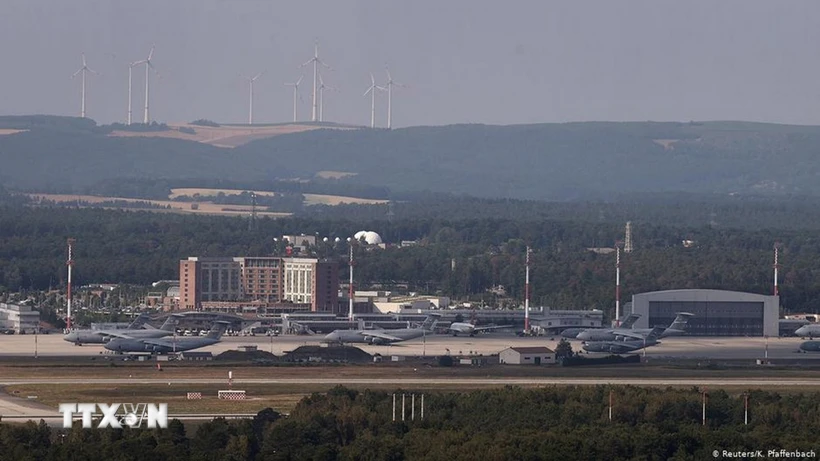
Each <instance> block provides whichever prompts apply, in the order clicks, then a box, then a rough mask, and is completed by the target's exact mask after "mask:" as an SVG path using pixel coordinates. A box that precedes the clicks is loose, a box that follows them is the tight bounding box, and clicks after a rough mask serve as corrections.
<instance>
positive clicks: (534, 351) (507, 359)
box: [498, 346, 555, 365]
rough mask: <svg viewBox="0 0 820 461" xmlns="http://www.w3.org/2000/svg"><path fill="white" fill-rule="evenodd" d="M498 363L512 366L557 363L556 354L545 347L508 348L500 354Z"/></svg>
mask: <svg viewBox="0 0 820 461" xmlns="http://www.w3.org/2000/svg"><path fill="white" fill-rule="evenodd" d="M498 361H499V363H506V364H510V365H543V364H548V363H555V352H554V351H553V350H552V349H550V348H548V347H544V346H536V347H508V348H507V349H504V350H503V351H501V352H500V353H499V354H498Z"/></svg>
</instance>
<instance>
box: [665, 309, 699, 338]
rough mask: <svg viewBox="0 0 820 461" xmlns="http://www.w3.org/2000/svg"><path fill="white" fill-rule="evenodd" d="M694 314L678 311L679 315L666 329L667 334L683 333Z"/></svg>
mask: <svg viewBox="0 0 820 461" xmlns="http://www.w3.org/2000/svg"><path fill="white" fill-rule="evenodd" d="M693 316H694V314H690V313H688V312H678V315H677V316H676V317H675V320H673V321H672V323H671V324H670V325H669V327H668V328H666V330H665V331H664V333H665V334H667V335H669V334H683V332H684V331H686V327H687V326H689V319H690V318H691V317H693Z"/></svg>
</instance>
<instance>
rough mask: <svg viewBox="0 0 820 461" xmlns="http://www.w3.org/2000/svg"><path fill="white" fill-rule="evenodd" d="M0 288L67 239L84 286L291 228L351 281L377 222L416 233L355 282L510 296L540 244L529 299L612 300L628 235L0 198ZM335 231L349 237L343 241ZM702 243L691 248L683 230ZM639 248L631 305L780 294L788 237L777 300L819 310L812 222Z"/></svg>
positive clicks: (516, 297)
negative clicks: (350, 260) (671, 295)
mask: <svg viewBox="0 0 820 461" xmlns="http://www.w3.org/2000/svg"><path fill="white" fill-rule="evenodd" d="M0 222H2V223H3V224H2V226H0V292H2V291H19V290H22V289H25V290H45V289H48V288H49V287H51V288H54V287H64V285H65V277H66V270H65V261H66V258H67V254H66V239H67V238H69V237H72V238H75V239H76V240H77V243H76V244H75V261H76V264H75V269H74V277H75V283H76V284H78V285H84V284H90V283H123V284H136V285H143V286H145V285H148V284H150V283H151V282H154V281H156V280H162V279H175V278H177V277H178V275H179V274H178V270H179V260H180V259H184V258H187V257H188V256H266V255H283V254H284V248H282V244H281V241H280V242H276V241H274V238H277V237H281V236H282V235H293V234H296V235H299V234H300V233H305V234H308V235H317V236H319V237H320V240H321V237H324V236H327V237H330V240H331V241H330V242H329V243H324V242H321V241H320V242H319V245H318V246H317V247H316V248H313V249H311V253H310V254H311V255H316V256H318V257H322V258H330V259H336V260H337V261H339V263H340V275H341V276H342V277H341V278H342V279H346V278H347V273H346V271H347V263H346V262H347V253H348V248H347V244H346V243H345V242H344V239H346V237H347V236H351V235H353V234H354V233H355V232H357V231H359V230H376V231H378V232H379V233H380V234H381V235H382V237H383V239H384V240H385V241H386V242H392V243H398V242H400V241H402V240H412V241H415V242H417V244H416V245H415V246H411V247H403V248H400V247H398V246H390V247H388V248H387V249H384V250H382V249H376V248H366V247H358V248H357V249H356V250H355V257H356V260H357V266H356V273H355V278H356V283H357V286H358V287H361V288H363V289H364V288H366V287H368V286H381V287H386V288H389V287H404V288H406V289H409V290H411V291H421V292H429V293H433V294H440V295H444V296H451V297H453V298H456V299H463V300H472V301H482V300H483V301H484V302H486V303H487V304H489V305H492V304H493V303H494V302H495V301H496V300H497V299H496V298H494V296H495V295H493V294H492V293H490V292H489V291H488V289H489V288H491V287H494V286H497V285H503V286H504V287H505V288H506V291H507V293H508V295H509V297H510V302H513V303H519V302H521V301H522V299H523V294H524V269H525V267H524V266H525V264H524V262H525V255H526V252H525V248H526V246H528V245H529V246H530V247H531V248H532V249H533V257H532V274H531V275H532V277H531V278H532V300H533V303H534V304H535V305H544V306H550V307H553V308H582V307H596V308H599V309H603V310H605V311H606V312H609V311H611V310H612V309H613V306H614V279H615V256H614V254H611V253H610V254H598V253H595V252H592V251H589V250H588V249H587V248H589V247H599V246H600V247H607V246H609V247H611V246H612V244H613V242H615V241H616V240H619V239H621V238H622V235H623V228H622V226H621V225H620V224H615V223H589V222H573V221H560V220H543V221H539V222H527V221H513V220H503V219H489V218H484V219H465V220H448V219H442V218H439V219H434V218H429V219H394V220H380V221H362V222H359V221H352V220H346V219H331V218H327V219H320V218H309V217H295V218H289V219H270V218H267V217H264V218H259V219H258V220H257V221H256V224H255V225H254V226H253V227H252V228H249V226H248V218H243V217H219V216H191V215H176V214H168V213H161V214H160V213H151V212H145V211H117V210H101V209H68V208H29V207H25V206H0ZM335 237H340V238H341V239H342V242H340V243H338V244H334V243H333V240H334V238H335ZM682 238H686V239H690V240H691V241H692V242H693V244H692V245H691V246H690V247H685V246H684V245H682V243H681V239H682ZM634 240H635V244H636V250H635V251H634V252H633V253H631V254H624V255H622V256H623V257H622V264H621V276H622V279H621V282H622V293H623V294H624V299H623V301H628V296H629V295H630V294H634V293H642V292H646V291H654V290H663V289H680V288H713V289H725V290H737V291H747V292H753V293H761V294H768V293H771V291H772V284H773V280H772V269H771V266H772V263H773V261H772V260H773V251H772V247H773V245H774V242H776V241H779V242H780V243H781V251H780V264H781V266H782V267H781V270H780V287H781V302H782V305H783V306H784V308H785V309H786V310H788V311H806V312H820V279H818V278H817V277H815V276H814V274H816V273H818V272H820V259H818V258H816V255H817V254H820V240H818V239H817V238H816V236H815V235H814V232H813V231H808V230H807V231H803V230H800V231H797V230H795V231H772V230H737V229H735V230H727V229H721V228H711V227H697V228H686V227H683V228H681V227H675V226H662V225H648V224H646V225H638V226H635V230H634Z"/></svg>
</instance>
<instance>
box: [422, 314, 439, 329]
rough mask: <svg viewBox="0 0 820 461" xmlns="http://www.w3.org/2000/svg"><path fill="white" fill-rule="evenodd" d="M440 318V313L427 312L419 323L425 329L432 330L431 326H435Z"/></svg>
mask: <svg viewBox="0 0 820 461" xmlns="http://www.w3.org/2000/svg"><path fill="white" fill-rule="evenodd" d="M440 318H441V314H427V318H426V319H424V323H422V324H421V328H422V329H423V330H426V331H432V330H433V328H435V327H436V324H437V323H438V320H439V319H440Z"/></svg>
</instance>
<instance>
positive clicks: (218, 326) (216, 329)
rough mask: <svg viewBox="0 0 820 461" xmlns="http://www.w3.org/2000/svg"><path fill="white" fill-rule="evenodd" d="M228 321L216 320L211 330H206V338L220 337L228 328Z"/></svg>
mask: <svg viewBox="0 0 820 461" xmlns="http://www.w3.org/2000/svg"><path fill="white" fill-rule="evenodd" d="M228 325H230V323H229V322H225V321H224V320H217V321H216V322H214V324H213V326H212V327H211V330H210V331H209V332H208V335H207V336H206V338H208V339H220V338H222V335H223V334H225V331H226V330H227V329H228Z"/></svg>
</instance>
